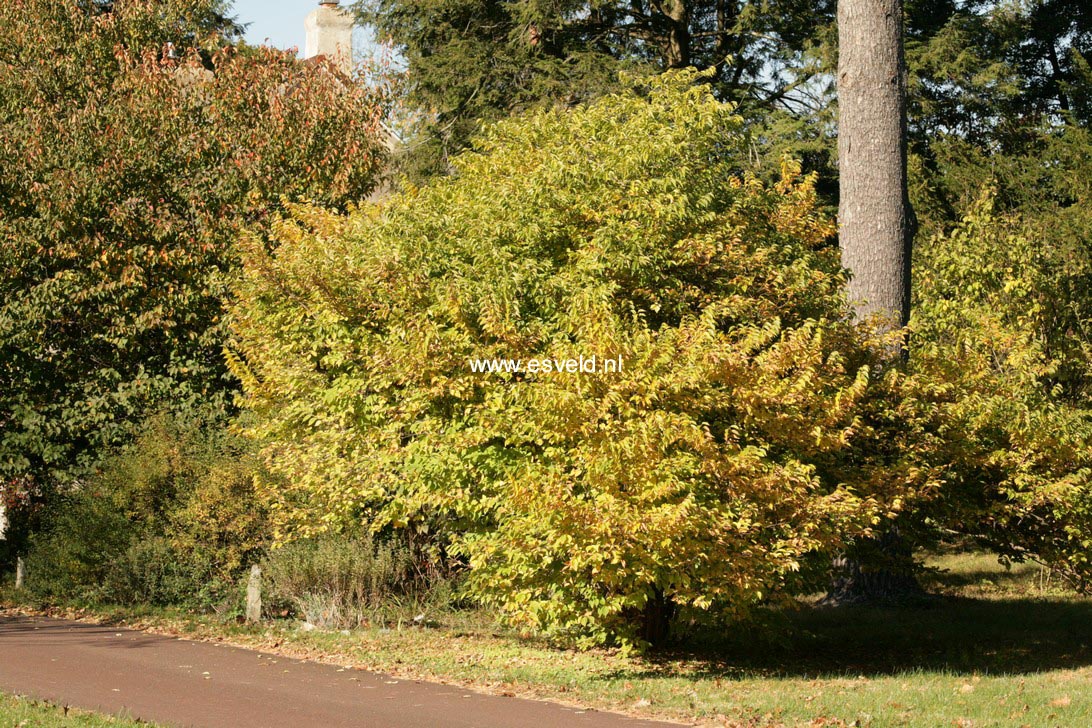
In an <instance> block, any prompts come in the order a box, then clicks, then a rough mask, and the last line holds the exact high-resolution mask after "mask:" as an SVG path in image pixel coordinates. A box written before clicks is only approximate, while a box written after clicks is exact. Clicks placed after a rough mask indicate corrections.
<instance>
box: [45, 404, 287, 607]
mask: <svg viewBox="0 0 1092 728" xmlns="http://www.w3.org/2000/svg"><path fill="white" fill-rule="evenodd" d="M255 468H257V462H256V460H255V458H254V457H253V455H252V454H251V453H249V452H248V450H247V446H246V444H245V442H244V441H243V440H242V439H241V438H239V437H237V436H235V435H232V434H231V433H230V431H229V430H228V429H227V426H226V423H224V422H223V421H222V420H221V419H219V418H216V417H204V416H201V415H180V414H176V415H159V416H156V417H153V418H151V419H150V420H149V421H147V422H146V423H145V424H144V426H143V428H142V430H141V432H140V434H139V435H138V436H137V437H136V439H135V441H134V442H133V444H132V445H131V446H129V447H127V448H125V449H123V450H121V451H119V452H117V453H115V454H114V455H113V456H112V457H110V458H108V459H107V460H106V461H105V463H104V464H103V466H102V467H101V468H100V469H99V470H98V471H97V472H96V473H95V474H94V475H93V476H92V477H90V478H89V479H88V480H87V481H86V482H84V483H81V484H79V485H77V486H75V487H73V488H71V489H70V490H69V491H67V492H66V493H64V494H63V495H62V496H61V497H59V498H58V499H56V500H55V501H54V503H53V504H52V505H51V509H50V513H48V514H47V516H46V517H45V518H43V519H42V520H43V522H44V523H45V524H47V527H46V528H45V529H44V530H42V531H41V532H39V533H36V534H34V535H33V536H31V539H30V543H29V550H28V554H27V574H28V580H27V587H28V588H29V589H30V591H31V592H32V593H33V594H35V595H37V596H38V597H39V598H42V599H79V600H94V601H101V602H112V603H119V604H151V605H181V606H188V607H194V608H208V607H211V606H214V605H216V604H217V602H218V601H220V600H222V599H224V598H226V597H227V596H228V595H230V594H232V593H233V591H234V589H235V583H236V581H237V579H238V577H239V576H240V573H241V572H242V571H243V569H244V568H245V567H247V566H249V565H250V564H251V563H255V562H256V561H257V560H258V559H260V557H261V554H262V553H263V550H264V547H265V543H266V539H267V536H266V533H267V528H266V526H265V523H266V517H265V511H264V509H263V507H262V506H261V504H259V503H258V502H257V501H256V500H255V498H254V493H253V485H252V483H253V477H254V472H255Z"/></svg>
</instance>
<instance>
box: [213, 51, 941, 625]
mask: <svg viewBox="0 0 1092 728" xmlns="http://www.w3.org/2000/svg"><path fill="white" fill-rule="evenodd" d="M696 80H697V79H695V77H694V76H693V74H689V73H680V74H672V75H668V76H666V77H664V78H663V79H661V80H656V81H652V82H648V84H649V85H638V84H637V83H636V82H635V84H634V88H632V89H630V90H628V91H627V92H626V93H622V94H618V95H614V96H610V97H607V98H605V99H603V100H602V101H600V102H597V103H596V104H594V105H591V106H587V107H581V108H578V109H574V110H564V111H561V110H555V111H550V112H542V113H538V114H535V115H532V116H528V117H526V118H522V119H518V120H514V121H510V122H505V123H503V124H499V125H497V126H495V127H493V128H492V129H491V130H490V131H489V132H488V134H487V135H486V136H485V138H484V139H483V140H482V141H480V143H479V145H478V147H477V148H476V149H475V151H473V152H472V153H469V154H466V155H464V156H462V157H461V158H459V159H458V161H457V162H456V173H455V174H454V175H453V176H452V177H451V178H449V179H444V180H441V181H438V182H436V183H435V184H433V185H430V186H428V187H425V188H422V189H413V190H410V191H407V192H405V193H403V194H401V195H400V196H398V197H396V198H394V199H393V200H391V201H390V202H389V203H387V204H385V205H384V206H382V207H376V208H373V207H367V208H363V209H360V210H358V211H356V212H355V213H353V214H351V215H350V216H348V217H339V216H336V215H332V214H327V213H325V212H322V211H321V210H318V209H314V208H295V210H294V216H293V217H292V218H291V219H289V220H285V221H284V222H283V223H282V224H280V225H279V226H277V227H276V228H275V230H274V240H273V241H259V240H250V241H249V242H248V243H247V249H246V252H245V258H246V260H245V277H244V280H243V281H242V282H241V283H240V285H239V287H238V290H237V295H238V304H237V306H236V309H235V311H234V327H235V331H236V334H237V337H238V338H237V341H238V343H237V349H236V351H235V353H234V354H233V355H232V357H231V358H232V360H233V369H234V370H235V372H236V373H237V374H238V375H239V376H240V377H241V378H242V380H243V382H244V387H245V398H244V403H245V405H246V406H247V407H249V408H251V409H252V410H253V411H254V412H255V413H256V414H257V415H258V420H259V424H258V425H256V426H255V427H254V428H253V429H252V433H253V434H254V435H255V436H256V437H258V438H260V439H261V440H262V442H263V444H264V454H265V457H266V461H267V465H268V467H269V468H270V469H271V471H272V472H273V473H276V474H278V475H279V476H281V479H280V481H279V482H278V483H277V484H276V485H268V486H266V488H265V492H266V495H267V497H268V499H269V500H270V502H271V504H272V506H273V513H274V517H275V519H276V521H277V524H278V534H277V535H278V536H279V537H280V538H281V539H290V538H293V537H296V536H300V535H311V534H315V533H316V532H321V531H324V530H330V529H338V528H340V527H343V526H345V525H352V524H359V523H360V522H361V521H363V522H365V523H367V524H368V525H370V526H371V527H373V528H376V529H381V528H390V527H394V528H412V529H416V530H417V531H418V532H423V531H428V532H431V533H436V534H438V537H439V539H440V540H441V542H442V543H445V544H446V545H447V546H448V547H449V548H450V550H451V552H452V553H454V554H456V555H458V556H460V557H461V558H464V559H465V560H466V563H468V564H469V566H470V570H469V582H468V588H469V589H470V591H471V593H472V594H474V595H475V596H477V597H478V598H479V599H481V600H483V601H485V602H487V603H492V604H495V605H497V606H498V607H499V608H500V610H501V611H502V612H503V614H504V615H505V616H506V617H507V618H508V619H509V621H510V622H511V623H514V624H517V625H524V626H526V627H528V628H529V629H531V630H535V631H546V632H549V633H552V634H555V635H559V636H569V637H578V638H582V639H586V640H591V641H604V640H610V639H613V638H621V639H623V640H625V639H630V638H632V637H633V636H634V635H635V631H634V625H635V624H636V623H637V622H639V621H640V617H639V615H640V614H641V613H642V611H643V610H645V609H646V608H647V607H648V606H649V605H650V604H654V603H656V602H661V603H663V604H665V605H666V608H668V609H670V605H672V604H674V605H679V606H684V607H687V608H690V609H693V610H695V611H697V612H698V613H713V614H717V615H721V616H727V617H734V616H743V615H745V613H746V611H747V609H748V607H750V606H752V605H755V604H758V603H761V602H764V601H767V600H768V599H770V598H774V597H777V596H778V595H781V594H783V593H785V592H786V590H790V589H792V588H798V587H801V586H802V582H801V581H800V579H801V578H802V577H801V576H800V573H801V572H800V570H801V568H802V567H803V566H806V563H805V562H806V561H807V560H808V559H809V558H811V557H813V556H815V555H817V554H822V553H824V552H827V551H829V550H830V549H833V548H836V547H837V546H838V545H840V544H841V543H842V541H843V539H845V538H846V537H851V536H854V535H861V534H863V533H867V532H868V531H869V529H870V528H871V527H872V526H874V525H875V524H876V523H877V522H878V519H879V518H881V517H883V516H885V515H886V514H888V513H891V512H893V511H897V510H898V509H899V508H900V504H901V503H903V502H905V500H906V498H907V497H909V496H911V495H912V494H914V493H915V492H918V491H919V490H921V488H922V486H923V485H926V484H927V483H928V482H929V478H928V477H927V473H926V472H925V470H924V469H922V468H915V467H913V466H912V463H911V461H910V460H909V459H907V458H906V457H904V455H905V453H906V452H907V451H908V448H904V447H900V442H901V440H900V439H899V438H900V437H902V436H896V435H894V434H891V433H889V432H888V430H890V429H891V428H889V425H891V424H893V423H896V424H898V425H899V426H900V427H902V426H904V425H905V427H904V431H905V432H908V433H911V435H913V434H914V433H916V430H915V424H914V422H915V421H914V420H913V417H915V416H916V415H914V414H913V413H912V412H900V411H899V410H898V408H888V407H885V406H884V402H885V401H887V399H886V398H887V397H888V396H889V394H890V392H891V391H893V390H896V389H898V388H900V387H901V386H902V380H901V379H900V375H899V374H898V373H897V371H896V370H895V369H894V368H891V367H884V366H883V361H882V355H881V353H880V352H882V351H885V350H886V349H885V348H884V347H883V346H881V345H880V344H878V343H876V342H869V341H866V340H865V339H864V338H863V337H862V334H861V332H860V331H859V330H858V329H856V328H855V327H854V326H852V325H851V324H849V323H848V318H847V315H846V308H845V303H844V298H843V293H842V287H843V282H844V281H843V275H842V271H841V269H840V267H839V264H838V255H837V250H836V249H834V248H833V246H832V245H831V237H832V235H833V232H834V228H833V225H832V222H831V221H830V220H829V219H826V218H825V217H824V216H822V215H821V214H819V213H818V212H817V207H816V200H815V192H814V189H813V180H812V179H810V178H801V177H800V175H799V172H798V169H797V168H794V167H793V166H792V165H786V168H785V170H784V176H783V179H782V181H781V182H780V183H778V184H777V185H775V186H767V185H765V184H763V183H761V182H760V181H758V180H756V179H755V178H754V177H753V176H751V175H748V174H746V173H744V172H742V171H741V170H740V169H739V164H740V161H741V160H743V159H744V158H745V155H744V153H743V152H742V150H741V142H742V132H741V121H740V119H739V118H738V117H736V116H735V115H734V114H733V111H732V109H731V107H729V106H726V105H724V104H721V103H718V102H717V101H716V100H714V99H713V98H712V96H711V95H710V94H709V93H708V91H707V90H706V89H705V88H704V87H703V86H701V85H700V84H698V83H695V81H696ZM270 251H272V252H270ZM593 355H594V356H596V357H597V358H598V360H600V361H601V360H602V359H604V358H618V357H620V358H621V361H622V371H621V372H618V373H604V372H599V373H594V374H591V373H586V374H572V373H558V372H551V373H538V374H530V373H518V374H514V373H505V374H499V373H494V374H487V373H481V372H474V371H472V367H471V364H470V360H471V359H494V358H511V359H522V360H525V361H526V360H528V359H531V358H537V357H545V358H551V359H566V358H578V357H581V356H584V357H591V356H593ZM911 408H912V405H911ZM885 433H887V434H885ZM804 571H805V572H806V571H807V569H804Z"/></svg>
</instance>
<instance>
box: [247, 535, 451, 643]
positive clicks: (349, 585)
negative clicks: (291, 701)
mask: <svg viewBox="0 0 1092 728" xmlns="http://www.w3.org/2000/svg"><path fill="white" fill-rule="evenodd" d="M262 573H263V580H264V581H263V584H264V587H263V603H264V604H265V607H266V610H267V611H268V612H269V613H270V614H271V615H272V616H279V615H282V614H284V613H285V612H289V613H294V614H295V615H296V616H298V617H299V618H300V619H302V620H304V621H305V622H307V623H309V624H312V625H314V626H315V627H319V628H322V629H353V628H356V627H360V626H364V625H369V624H377V623H378V624H384V623H388V622H391V621H398V620H404V619H413V617H415V616H417V615H418V614H420V613H421V612H422V611H424V612H426V613H427V612H430V611H434V610H436V609H439V608H443V607H444V606H446V603H447V602H448V601H449V599H450V594H451V592H450V585H449V584H448V583H447V582H446V580H444V579H438V578H437V575H436V573H435V572H434V571H432V570H431V569H430V568H429V564H425V563H422V562H421V557H420V556H415V554H414V553H413V552H412V551H411V550H410V549H409V548H408V547H406V546H404V545H401V544H398V543H394V542H391V541H379V540H376V539H374V538H373V537H372V536H370V535H367V534H365V535H363V536H344V537H339V536H333V535H329V536H324V537H322V538H316V539H307V540H301V541H296V542H294V543H290V544H288V545H285V546H283V547H281V548H277V549H274V550H273V551H272V552H271V553H270V554H269V555H268V556H267V557H266V559H265V561H264V562H263V564H262Z"/></svg>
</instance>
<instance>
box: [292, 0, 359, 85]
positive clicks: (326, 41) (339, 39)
mask: <svg viewBox="0 0 1092 728" xmlns="http://www.w3.org/2000/svg"><path fill="white" fill-rule="evenodd" d="M304 27H305V28H307V45H306V46H305V49H304V57H305V58H315V57H318V56H321V57H325V58H327V59H329V60H330V61H332V62H333V63H334V65H335V66H337V67H338V69H340V70H341V71H342V72H344V73H345V74H346V75H348V74H350V73H352V70H353V16H352V14H351V13H349V12H347V11H345V10H343V9H342V8H340V7H338V1H337V0H322V2H320V3H319V6H318V7H317V8H315V11H314V12H313V13H311V14H310V15H308V16H307V20H306V22H305V23H304Z"/></svg>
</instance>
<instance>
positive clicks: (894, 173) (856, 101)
mask: <svg viewBox="0 0 1092 728" xmlns="http://www.w3.org/2000/svg"><path fill="white" fill-rule="evenodd" d="M902 6H903V4H902V0H839V2H838V174H839V179H840V198H839V205H838V218H839V219H838V222H839V243H840V245H841V249H842V264H843V265H844V266H845V267H846V268H847V269H849V271H850V275H851V279H850V283H849V300H850V302H851V303H852V304H853V306H854V311H855V313H856V316H857V318H858V319H865V318H867V317H869V316H872V315H874V314H879V315H880V316H881V317H882V321H881V322H880V325H881V327H883V328H898V327H901V326H903V325H905V324H906V322H907V321H908V320H909V317H910V246H911V242H912V239H913V235H914V227H915V225H914V215H913V211H912V210H911V208H910V199H909V194H908V192H907V180H906V78H905V73H906V68H905V65H906V64H905V60H904V57H903V44H902V27H903V14H902ZM912 566H913V562H912V560H911V555H910V552H909V548H908V547H907V546H906V544H905V542H904V541H903V539H901V538H900V537H899V534H898V531H897V530H894V529H892V530H890V531H889V532H887V533H885V534H884V535H883V536H882V537H881V538H879V539H877V540H876V541H874V542H871V543H866V544H859V545H858V548H857V550H856V551H855V553H853V554H846V555H843V556H842V557H841V558H839V559H837V560H836V561H835V563H834V574H833V583H832V585H831V589H830V593H829V594H828V595H827V598H826V602H827V603H829V604H845V603H858V604H859V603H875V602H890V601H900V600H902V599H903V598H917V597H919V596H920V595H921V593H922V591H921V588H920V587H919V585H918V583H917V580H916V579H915V577H914V572H913V568H912Z"/></svg>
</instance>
